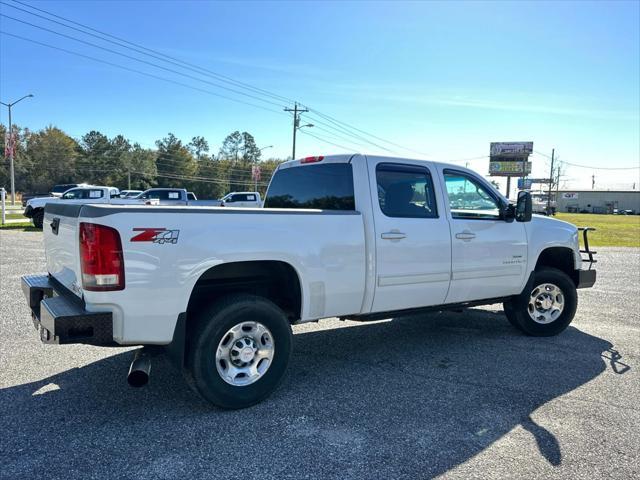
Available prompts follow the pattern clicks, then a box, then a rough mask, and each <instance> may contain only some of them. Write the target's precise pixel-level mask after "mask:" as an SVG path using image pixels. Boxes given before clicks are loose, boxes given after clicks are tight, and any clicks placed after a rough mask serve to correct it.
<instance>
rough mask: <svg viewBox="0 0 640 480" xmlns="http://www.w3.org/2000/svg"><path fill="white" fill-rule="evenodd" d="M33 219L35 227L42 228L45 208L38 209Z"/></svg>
mask: <svg viewBox="0 0 640 480" xmlns="http://www.w3.org/2000/svg"><path fill="white" fill-rule="evenodd" d="M32 220H33V226H34V227H36V228H40V229H42V225H43V224H44V210H42V209H40V210H37V211H36V212H35V213H34V214H33V218H32Z"/></svg>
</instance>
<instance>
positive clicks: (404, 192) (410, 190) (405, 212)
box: [376, 163, 438, 218]
mask: <svg viewBox="0 0 640 480" xmlns="http://www.w3.org/2000/svg"><path fill="white" fill-rule="evenodd" d="M376 181H377V185H378V203H379V204H380V209H381V210H382V213H384V214H385V215H386V216H387V217H400V218H437V217H438V210H437V207H436V199H435V194H434V190H433V181H432V180H431V174H430V173H429V171H428V170H427V169H426V168H423V167H415V166H412V165H399V164H392V163H388V164H384V163H383V164H380V165H378V167H377V168H376Z"/></svg>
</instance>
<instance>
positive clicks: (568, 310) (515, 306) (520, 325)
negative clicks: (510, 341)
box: [504, 267, 578, 337]
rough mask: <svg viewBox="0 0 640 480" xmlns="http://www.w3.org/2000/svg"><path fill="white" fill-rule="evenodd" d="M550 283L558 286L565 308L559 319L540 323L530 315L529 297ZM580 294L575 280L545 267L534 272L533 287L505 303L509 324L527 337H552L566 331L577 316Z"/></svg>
mask: <svg viewBox="0 0 640 480" xmlns="http://www.w3.org/2000/svg"><path fill="white" fill-rule="evenodd" d="M543 283H550V284H553V285H555V286H557V287H558V288H559V289H560V290H561V291H562V295H563V298H564V308H563V310H562V313H561V314H560V316H558V318H556V319H555V320H553V321H551V322H550V323H544V324H543V323H538V322H536V321H534V320H533V318H531V316H530V315H529V297H530V295H531V293H532V292H533V290H535V288H536V287H537V286H538V285H541V284H543ZM577 308H578V292H577V290H576V286H575V284H574V283H573V280H571V278H570V277H569V276H568V275H567V274H566V273H564V272H563V271H561V270H558V269H556V268H549V267H543V268H541V269H540V270H536V271H535V272H534V278H533V287H532V289H531V290H530V289H529V288H528V287H525V291H523V292H522V293H521V294H520V295H518V296H516V297H513V298H511V299H510V300H507V301H506V302H504V313H505V315H506V316H507V319H508V320H509V322H510V323H511V324H512V325H513V326H514V327H516V328H517V329H519V330H521V331H523V332H524V333H526V334H527V335H531V336H534V337H550V336H553V335H558V334H559V333H561V332H562V331H564V330H565V329H566V328H567V327H568V326H569V324H570V323H571V321H572V320H573V317H574V316H575V314H576V309H577Z"/></svg>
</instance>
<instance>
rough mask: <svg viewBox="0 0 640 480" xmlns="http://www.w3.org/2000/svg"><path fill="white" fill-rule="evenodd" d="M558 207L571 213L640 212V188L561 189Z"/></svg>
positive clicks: (561, 210) (559, 209)
mask: <svg viewBox="0 0 640 480" xmlns="http://www.w3.org/2000/svg"><path fill="white" fill-rule="evenodd" d="M558 197H559V198H558V199H557V209H558V211H559V212H565V213H566V212H570V213H614V211H615V212H621V211H624V210H631V211H632V212H633V213H636V214H637V213H640V191H638V190H560V191H559V192H558Z"/></svg>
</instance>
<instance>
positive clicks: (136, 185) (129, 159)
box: [121, 143, 158, 190]
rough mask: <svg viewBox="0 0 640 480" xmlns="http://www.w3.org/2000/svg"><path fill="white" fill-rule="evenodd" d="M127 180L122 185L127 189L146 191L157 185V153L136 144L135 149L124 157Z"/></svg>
mask: <svg viewBox="0 0 640 480" xmlns="http://www.w3.org/2000/svg"><path fill="white" fill-rule="evenodd" d="M123 164H124V167H125V171H126V175H127V180H126V182H124V183H123V184H122V185H124V186H126V188H127V189H129V188H133V189H136V190H146V189H147V188H151V187H153V186H155V185H157V181H156V176H157V174H158V169H157V167H156V154H155V152H153V151H151V150H148V149H145V148H142V147H141V146H140V144H138V143H134V144H133V147H132V148H131V149H130V150H129V151H128V152H126V153H125V154H124V155H123ZM124 186H123V187H121V188H125V187H124Z"/></svg>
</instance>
